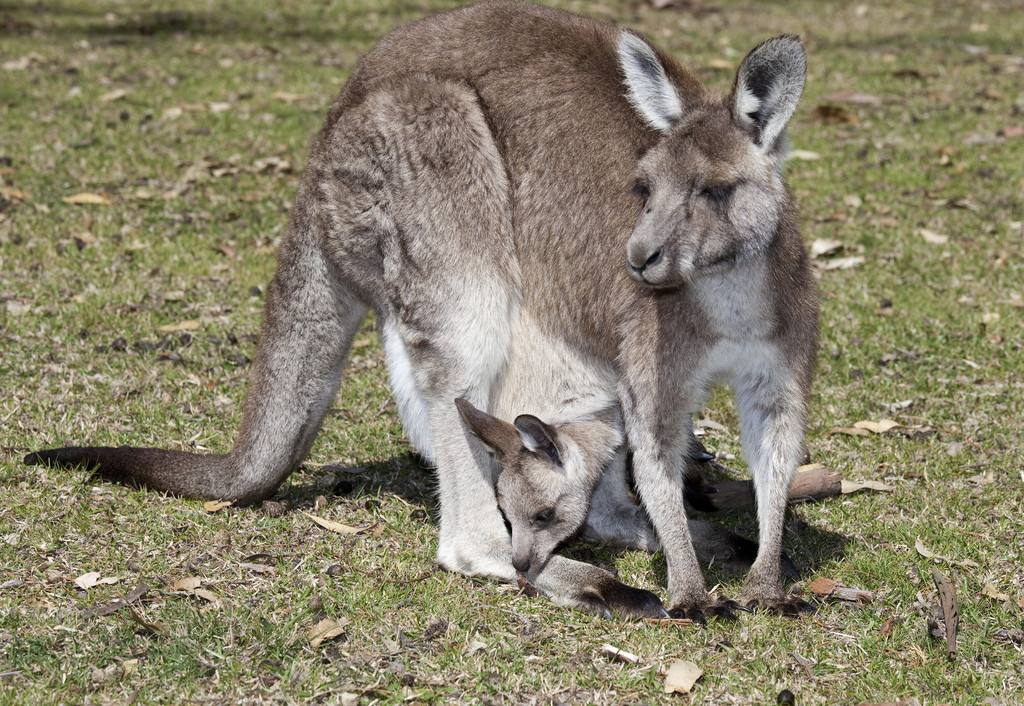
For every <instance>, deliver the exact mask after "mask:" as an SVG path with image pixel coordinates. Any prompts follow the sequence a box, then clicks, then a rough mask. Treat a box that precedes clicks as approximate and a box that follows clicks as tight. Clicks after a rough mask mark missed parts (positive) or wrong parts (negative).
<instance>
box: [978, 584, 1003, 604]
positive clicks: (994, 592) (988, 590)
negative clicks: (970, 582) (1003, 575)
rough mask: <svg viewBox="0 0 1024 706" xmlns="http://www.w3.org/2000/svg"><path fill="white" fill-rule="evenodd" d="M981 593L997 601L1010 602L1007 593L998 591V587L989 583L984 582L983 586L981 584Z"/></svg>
mask: <svg viewBox="0 0 1024 706" xmlns="http://www.w3.org/2000/svg"><path fill="white" fill-rule="evenodd" d="M981 595H983V596H987V597H989V598H991V599H992V600H994V601H998V602H999V603H1009V602H1010V596H1009V594H1007V593H1003V592H1002V591H1000V590H999V589H997V588H996V587H995V586H993V585H992V584H990V583H986V584H985V585H984V586H982V588H981Z"/></svg>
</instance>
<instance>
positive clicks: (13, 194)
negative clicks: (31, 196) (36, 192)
mask: <svg viewBox="0 0 1024 706" xmlns="http://www.w3.org/2000/svg"><path fill="white" fill-rule="evenodd" d="M0 196H3V197H4V198H5V199H7V200H8V201H25V200H27V199H28V194H27V193H25V192H24V191H22V190H21V189H15V188H14V187H13V186H0Z"/></svg>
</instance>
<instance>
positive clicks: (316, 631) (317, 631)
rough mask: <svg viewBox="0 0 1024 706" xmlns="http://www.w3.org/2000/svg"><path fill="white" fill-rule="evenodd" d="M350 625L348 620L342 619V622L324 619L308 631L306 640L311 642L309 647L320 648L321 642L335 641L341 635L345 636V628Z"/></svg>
mask: <svg viewBox="0 0 1024 706" xmlns="http://www.w3.org/2000/svg"><path fill="white" fill-rule="evenodd" d="M348 623H349V621H348V618H341V619H340V620H335V619H334V618H324V619H323V620H321V621H320V622H319V623H317V624H316V625H314V626H313V627H311V628H310V629H309V630H307V631H306V639H307V640H309V646H310V647H319V646H320V643H321V642H324V641H325V640H333V639H334V638H336V637H338V636H339V635H342V634H344V633H345V626H346V625H348Z"/></svg>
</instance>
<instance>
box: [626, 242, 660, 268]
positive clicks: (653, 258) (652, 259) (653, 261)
mask: <svg viewBox="0 0 1024 706" xmlns="http://www.w3.org/2000/svg"><path fill="white" fill-rule="evenodd" d="M663 254H664V250H663V249H662V248H658V249H657V250H655V251H654V252H652V253H651V254H650V255H648V256H647V259H646V260H644V262H643V264H642V265H640V266H637V265H634V264H633V258H632V257H630V258H629V267H630V269H632V270H633V272H635V273H637V274H640V273H641V272H643V271H644V270H646V269H647V268H648V267H654V266H655V265H657V264H658V263H659V262H661V258H662V255H663ZM637 259H639V258H637Z"/></svg>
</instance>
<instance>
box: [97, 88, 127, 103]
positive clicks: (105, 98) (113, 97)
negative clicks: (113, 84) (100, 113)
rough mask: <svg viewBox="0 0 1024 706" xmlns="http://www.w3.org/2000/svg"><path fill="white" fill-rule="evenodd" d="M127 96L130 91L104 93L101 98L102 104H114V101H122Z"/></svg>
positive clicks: (118, 89) (117, 89) (121, 90)
mask: <svg viewBox="0 0 1024 706" xmlns="http://www.w3.org/2000/svg"><path fill="white" fill-rule="evenodd" d="M127 95H128V91H126V90H124V89H123V88H115V89H114V90H113V91H110V92H109V93H104V94H103V95H102V96H100V102H101V103H113V102H114V101H119V100H121V99H122V98H124V97H125V96H127Z"/></svg>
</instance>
